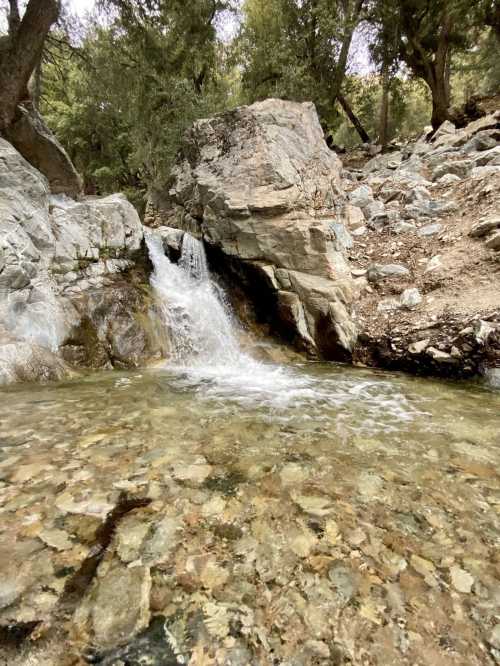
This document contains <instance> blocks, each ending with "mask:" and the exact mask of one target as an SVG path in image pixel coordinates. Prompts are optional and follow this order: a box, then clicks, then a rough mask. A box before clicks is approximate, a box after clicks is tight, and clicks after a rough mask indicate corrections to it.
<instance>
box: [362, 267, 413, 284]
mask: <svg viewBox="0 0 500 666" xmlns="http://www.w3.org/2000/svg"><path fill="white" fill-rule="evenodd" d="M409 275H410V271H409V270H408V269H407V268H406V266H402V265H401V264H385V265H384V264H372V265H371V266H369V267H368V271H367V278H368V280H369V282H378V281H380V280H384V279H385V278H401V277H408V276H409Z"/></svg>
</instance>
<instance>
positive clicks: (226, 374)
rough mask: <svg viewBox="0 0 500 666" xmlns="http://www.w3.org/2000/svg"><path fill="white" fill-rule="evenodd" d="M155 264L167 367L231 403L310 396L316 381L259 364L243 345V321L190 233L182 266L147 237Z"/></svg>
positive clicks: (285, 401)
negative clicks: (238, 319) (240, 325)
mask: <svg viewBox="0 0 500 666" xmlns="http://www.w3.org/2000/svg"><path fill="white" fill-rule="evenodd" d="M146 243H147V247H148V250H149V256H150V258H151V262H152V264H153V268H154V270H153V273H152V275H151V285H152V287H153V289H154V291H155V293H156V296H157V300H158V304H159V307H160V309H161V315H162V318H163V324H164V326H165V328H166V331H167V337H168V339H169V340H170V354H169V358H168V361H167V362H166V364H165V367H166V369H168V370H170V371H173V372H175V373H177V374H178V376H179V381H180V382H181V384H182V383H183V384H184V385H186V386H190V387H191V388H192V387H195V388H199V389H200V391H203V393H204V394H205V395H206V396H207V397H215V398H223V399H224V400H229V401H231V402H234V401H237V402H239V403H245V404H256V403H258V404H259V405H268V406H271V407H272V408H280V407H285V406H287V405H289V404H290V403H291V402H292V401H293V400H294V397H298V394H299V393H300V395H301V396H302V397H304V396H305V394H308V395H309V393H310V386H311V379H310V378H309V377H307V376H306V375H305V374H304V375H302V374H300V373H298V372H295V371H293V370H291V369H288V368H285V367H282V366H278V365H275V364H272V363H264V362H261V361H258V360H256V359H255V358H253V357H252V356H251V355H250V354H247V353H246V352H244V351H243V350H242V349H241V347H240V344H239V340H238V335H237V322H236V320H235V318H234V315H233V314H232V312H231V308H230V307H229V304H228V303H227V299H226V297H225V294H224V292H223V290H222V289H221V288H220V287H219V286H218V285H217V284H216V283H215V282H214V281H213V280H212V278H211V276H210V273H209V270H208V267H207V260H206V256H205V250H204V247H203V244H202V243H201V242H200V241H198V240H196V239H195V238H193V237H192V236H191V235H190V234H188V233H185V234H184V236H183V240H182V247H181V257H180V260H179V262H178V263H177V264H174V263H172V262H171V261H170V260H169V258H168V257H167V256H166V255H165V252H164V250H163V243H162V239H161V237H160V236H159V235H157V234H155V233H154V232H150V233H149V234H148V236H147V238H146Z"/></svg>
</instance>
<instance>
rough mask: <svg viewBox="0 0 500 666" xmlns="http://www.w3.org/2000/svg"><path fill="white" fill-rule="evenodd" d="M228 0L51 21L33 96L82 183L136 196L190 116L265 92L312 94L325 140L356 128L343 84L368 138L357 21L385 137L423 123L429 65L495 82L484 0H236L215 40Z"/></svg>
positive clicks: (168, 159)
mask: <svg viewBox="0 0 500 666" xmlns="http://www.w3.org/2000/svg"><path fill="white" fill-rule="evenodd" d="M230 1H231V0H227V2H226V1H219V0H191V1H190V2H184V1H181V0H100V9H101V14H100V18H99V20H97V19H95V18H94V19H92V20H89V22H88V23H87V25H86V26H84V28H85V29H84V30H83V33H82V34H83V35H84V36H83V37H78V36H77V37H76V38H75V37H73V38H72V39H69V38H68V37H67V33H66V32H64V31H63V30H64V26H62V27H59V28H58V32H56V33H53V35H52V42H51V45H50V49H51V50H48V51H47V53H46V57H45V59H44V65H43V77H42V102H41V107H42V108H41V110H42V113H43V114H44V115H45V117H46V118H47V121H48V123H49V125H50V126H51V127H52V128H53V130H54V131H55V133H56V134H57V136H58V137H59V138H60V140H61V142H62V143H63V145H64V146H65V147H66V148H67V149H68V152H69V153H70V156H71V158H72V159H73V161H74V163H75V165H76V167H77V169H78V170H79V171H80V172H81V173H82V174H83V176H84V180H85V188H86V191H87V192H88V193H96V194H106V193H109V192H112V191H117V190H120V191H123V192H125V193H126V194H127V196H129V198H130V199H131V200H132V201H133V203H134V204H135V205H136V206H137V207H138V208H139V209H141V208H142V207H143V205H144V195H145V193H146V192H147V190H148V189H149V188H152V187H155V186H158V185H159V186H162V185H163V184H164V181H165V179H166V177H167V175H168V172H169V169H170V166H171V165H172V162H173V160H174V159H175V155H176V152H177V149H178V147H179V143H180V141H181V137H182V134H183V132H184V130H185V129H186V128H187V127H188V126H189V125H190V124H191V123H192V121H193V120H194V119H196V118H200V117H204V116H207V115H211V114H213V113H215V112H218V111H222V110H224V109H226V108H231V107H233V106H235V105H237V104H238V103H251V102H253V101H255V100H258V99H264V98H266V97H281V98H284V99H293V100H298V101H306V100H307V101H309V100H312V101H314V103H315V104H316V107H317V109H318V112H319V115H320V119H321V121H322V124H323V126H324V127H325V129H328V131H330V132H333V133H334V140H335V142H336V143H343V144H345V145H348V146H349V145H353V144H356V143H358V142H359V139H358V137H357V135H356V133H355V131H354V129H353V128H352V126H351V124H350V122H349V121H348V120H347V119H346V117H345V115H344V113H343V112H342V111H341V109H340V107H339V106H336V105H335V100H336V99H337V98H338V93H339V92H340V91H341V92H342V94H343V96H344V97H345V98H347V99H348V101H349V103H350V106H351V107H352V109H353V110H354V113H355V115H356V116H357V117H358V118H359V120H360V121H361V124H362V125H363V126H364V127H365V128H366V130H367V131H368V134H369V135H370V136H371V137H373V138H376V137H377V136H378V134H379V131H380V127H379V126H380V117H381V116H382V115H384V114H380V112H379V109H380V107H381V97H382V86H381V76H380V75H376V74H369V75H368V74H362V73H357V74H356V73H352V72H351V73H349V71H348V67H346V60H347V55H348V52H349V51H350V52H351V55H352V51H353V49H354V48H355V47H356V44H357V43H359V37H358V38H355V39H354V41H352V42H351V39H352V35H353V31H354V30H355V28H356V26H358V25H360V24H363V25H364V26H365V27H366V26H368V29H367V30H365V31H364V35H365V36H364V39H365V40H368V42H369V45H370V52H371V56H372V59H373V62H374V63H375V65H376V66H377V68H379V69H380V72H383V71H385V73H386V78H385V81H386V82H387V81H389V83H388V85H386V90H388V91H389V94H388V99H389V104H388V107H389V113H388V137H389V139H391V138H400V139H405V138H408V137H411V136H414V135H416V134H418V133H420V132H421V131H422V129H423V127H424V126H425V125H427V124H428V122H429V120H430V117H431V107H432V105H431V95H430V90H431V89H432V86H431V85H430V83H429V81H430V80H432V76H434V74H433V72H434V73H437V74H439V75H440V76H441V78H442V79H443V80H445V79H446V77H447V76H448V73H451V88H452V102H453V103H454V104H458V103H461V102H463V101H464V100H465V99H466V98H467V96H469V95H470V94H477V93H479V94H481V93H489V92H493V91H495V90H497V89H498V86H499V84H500V64H499V63H500V60H499V59H498V57H497V53H498V24H497V23H495V21H497V18H498V15H497V14H495V11H494V9H495V8H494V5H495V2H496V0H478V2H477V3H472V5H471V6H469V5H470V3H469V5H468V3H467V2H466V1H465V0H436V2H428V0H244V2H243V3H242V6H241V25H240V29H239V31H238V34H237V36H236V37H235V38H234V39H233V40H232V41H231V43H229V44H226V43H224V42H223V41H222V39H221V37H220V35H219V34H218V32H217V26H218V25H219V26H220V21H221V20H222V19H223V17H224V16H227V12H228V9H229V7H228V2H230ZM234 1H235V2H236V0H234ZM445 24H446V25H445ZM68 25H71V20H69V21H66V28H65V29H66V30H68V29H69V28H68V27H67V26H68ZM444 25H445V27H446V35H445V37H446V39H444V41H443V26H444ZM488 26H491V27H488ZM219 33H220V30H219ZM54 48H55V51H54ZM438 52H439V54H440V55H439V54H438ZM443 54H444V55H445V56H446V57H445V61H446V62H445V65H446V66H444V65H443V63H441V65H440V67H441V69H440V71H439V72H438V71H437V70H438V68H437V65H436V62H435V61H436V59H437V58H438V55H439V57H440V58H442V57H443ZM404 63H406V66H405V64H404ZM384 68H385V69H384ZM388 71H389V72H390V76H389V77H387V72H388ZM346 72H347V74H346ZM424 81H425V82H426V83H424ZM426 84H427V85H426ZM433 92H434V91H433ZM441 92H442V91H441ZM384 127H385V125H384Z"/></svg>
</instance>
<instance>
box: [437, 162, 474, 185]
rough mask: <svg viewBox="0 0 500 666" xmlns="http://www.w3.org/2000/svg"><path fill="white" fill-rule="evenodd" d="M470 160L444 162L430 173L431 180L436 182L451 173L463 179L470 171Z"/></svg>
mask: <svg viewBox="0 0 500 666" xmlns="http://www.w3.org/2000/svg"><path fill="white" fill-rule="evenodd" d="M472 168H473V163H472V162H471V160H445V161H443V162H442V163H441V164H440V165H439V166H438V167H436V168H435V169H434V171H433V172H432V176H431V180H432V181H433V182H436V181H437V180H439V178H441V176H444V175H445V174H447V173H452V174H454V175H455V176H458V177H459V178H465V177H466V176H467V175H468V174H469V173H470V172H471V170H472Z"/></svg>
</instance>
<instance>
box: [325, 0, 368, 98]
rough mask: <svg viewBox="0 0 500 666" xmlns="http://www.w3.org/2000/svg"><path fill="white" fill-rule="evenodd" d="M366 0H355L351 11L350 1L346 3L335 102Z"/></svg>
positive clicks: (334, 93) (333, 86) (335, 84)
mask: <svg viewBox="0 0 500 666" xmlns="http://www.w3.org/2000/svg"><path fill="white" fill-rule="evenodd" d="M364 1H365V0H355V4H354V7H353V8H352V11H349V4H350V3H346V10H347V16H346V17H345V26H344V35H343V38H342V45H341V47H340V53H339V58H338V60H337V65H336V67H335V77H334V80H333V84H332V90H333V103H335V101H336V100H337V99H338V95H339V94H340V91H341V89H342V84H343V82H344V78H345V72H346V68H347V58H348V57H349V51H350V49H351V42H352V36H353V34H354V30H355V29H356V26H357V25H358V22H359V17H360V14H361V10H362V9H363V4H364ZM339 102H340V100H339Z"/></svg>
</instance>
